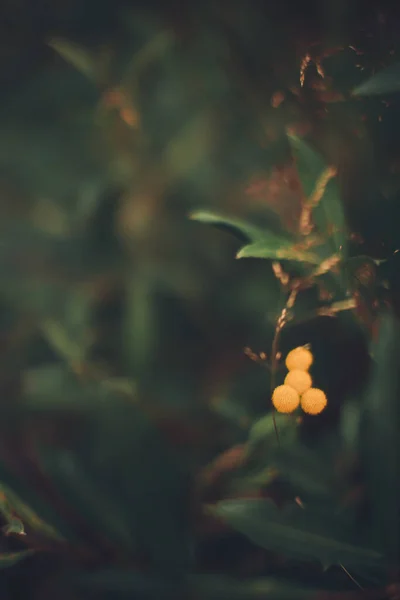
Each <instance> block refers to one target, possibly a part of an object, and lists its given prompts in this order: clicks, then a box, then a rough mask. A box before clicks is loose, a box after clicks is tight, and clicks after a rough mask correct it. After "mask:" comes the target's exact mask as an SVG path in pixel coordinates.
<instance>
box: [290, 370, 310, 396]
mask: <svg viewBox="0 0 400 600" xmlns="http://www.w3.org/2000/svg"><path fill="white" fill-rule="evenodd" d="M284 383H285V385H288V386H289V387H291V388H293V389H294V390H296V392H297V393H298V394H304V392H306V391H307V390H309V389H310V387H311V386H312V379H311V375H310V374H309V373H307V371H300V369H294V370H293V371H289V373H288V374H287V375H286V377H285V381H284Z"/></svg>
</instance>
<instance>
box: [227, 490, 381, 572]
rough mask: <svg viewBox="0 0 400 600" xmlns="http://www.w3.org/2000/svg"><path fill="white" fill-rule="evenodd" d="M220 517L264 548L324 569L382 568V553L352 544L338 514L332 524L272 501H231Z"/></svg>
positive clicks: (308, 511) (298, 509)
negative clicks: (309, 562)
mask: <svg viewBox="0 0 400 600" xmlns="http://www.w3.org/2000/svg"><path fill="white" fill-rule="evenodd" d="M215 512H216V514H217V515H218V516H219V517H221V518H222V519H224V520H225V521H227V522H228V523H229V524H230V525H231V526H232V527H233V528H234V529H236V530H237V531H239V532H240V533H242V534H244V535H246V536H247V537H249V538H250V539H251V540H252V541H253V542H254V543H256V544H258V545H260V546H261V547H263V548H265V549H267V550H272V551H275V552H279V553H281V554H283V555H285V556H288V557H292V558H297V559H303V560H304V559H309V560H315V561H319V562H321V563H322V564H323V565H324V566H329V565H335V564H345V565H346V566H347V565H349V566H357V565H362V566H366V565H371V566H375V565H379V564H380V563H381V560H382V556H381V554H379V552H376V551H375V550H371V549H368V548H362V547H358V546H355V545H353V544H352V543H351V542H348V541H347V540H346V538H345V536H344V533H343V531H341V530H343V527H342V526H341V525H340V523H339V522H337V520H336V519H335V517H334V515H332V517H331V521H330V522H328V521H327V518H326V515H325V518H324V519H321V518H318V517H315V516H314V514H313V511H311V510H303V509H301V508H300V507H298V506H297V505H294V506H291V507H289V508H287V509H285V510H279V509H278V508H276V506H274V505H273V504H272V503H271V502H270V501H268V500H238V501H236V500H230V501H225V502H221V503H219V504H218V505H217V506H216V508H215Z"/></svg>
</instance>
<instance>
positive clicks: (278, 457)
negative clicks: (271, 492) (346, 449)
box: [269, 443, 335, 501]
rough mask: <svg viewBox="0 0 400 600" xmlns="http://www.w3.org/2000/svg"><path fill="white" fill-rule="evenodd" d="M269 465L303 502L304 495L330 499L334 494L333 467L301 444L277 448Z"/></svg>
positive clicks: (319, 455)
mask: <svg viewBox="0 0 400 600" xmlns="http://www.w3.org/2000/svg"><path fill="white" fill-rule="evenodd" d="M269 464H270V466H271V467H272V468H274V469H276V470H277V471H278V473H279V475H280V477H282V478H283V479H284V480H286V481H287V482H288V483H290V484H291V486H292V487H293V489H294V491H295V492H296V493H297V494H299V495H300V496H301V497H302V499H303V500H305V498H304V494H306V495H310V496H328V497H330V496H331V495H332V494H333V493H334V489H335V488H334V485H335V480H334V477H333V471H332V465H329V464H327V461H326V460H324V458H323V456H321V454H318V452H315V451H312V450H310V449H308V448H306V447H305V446H303V445H301V444H300V443H297V444H293V445H291V446H289V447H285V446H280V447H279V448H277V449H276V450H275V452H273V453H271V456H270V459H269ZM306 501H307V500H306Z"/></svg>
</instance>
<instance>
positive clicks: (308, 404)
mask: <svg viewBox="0 0 400 600" xmlns="http://www.w3.org/2000/svg"><path fill="white" fill-rule="evenodd" d="M327 404H328V400H327V398H326V395H325V393H324V392H323V391H322V390H319V389H318V388H310V389H309V390H307V391H306V392H304V394H303V395H302V397H301V408H302V409H303V410H304V412H305V413H308V414H309V415H319V413H321V412H322V411H323V410H324V408H325V407H326V405H327Z"/></svg>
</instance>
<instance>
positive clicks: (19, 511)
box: [0, 483, 65, 542]
mask: <svg viewBox="0 0 400 600" xmlns="http://www.w3.org/2000/svg"><path fill="white" fill-rule="evenodd" d="M0 510H1V512H2V514H3V516H5V517H6V519H7V521H8V523H9V524H10V525H12V521H14V520H15V519H14V518H13V517H14V515H16V516H17V517H18V519H20V520H21V521H22V525H23V528H22V531H21V533H23V531H24V527H29V529H31V530H32V531H35V532H37V533H39V534H40V535H43V537H45V538H48V539H52V540H56V541H60V542H62V541H65V539H64V537H63V536H62V535H61V534H60V533H59V532H58V531H57V530H56V529H55V528H54V527H53V526H52V525H50V524H49V523H46V522H45V521H44V520H43V519H42V518H40V517H39V516H38V515H37V513H36V512H35V511H34V510H32V508H30V507H29V506H28V505H27V504H26V503H25V502H24V501H23V500H21V498H19V496H18V495H17V494H16V493H15V492H13V491H12V490H11V489H10V488H9V487H8V486H6V485H5V484H4V483H0ZM10 532H11V531H10V530H8V533H10Z"/></svg>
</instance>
